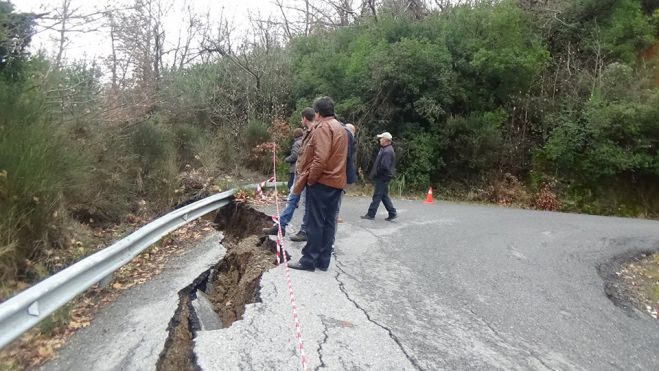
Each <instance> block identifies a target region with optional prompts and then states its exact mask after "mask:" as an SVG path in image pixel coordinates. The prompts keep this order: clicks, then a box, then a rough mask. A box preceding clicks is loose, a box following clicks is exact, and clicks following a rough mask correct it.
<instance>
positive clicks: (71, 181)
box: [0, 83, 89, 279]
mask: <svg viewBox="0 0 659 371" xmlns="http://www.w3.org/2000/svg"><path fill="white" fill-rule="evenodd" d="M1 84H2V83H0V85H1ZM42 98H43V97H41V96H40V95H39V93H38V92H36V91H34V90H24V89H23V87H22V86H21V85H14V86H0V102H1V103H0V111H1V112H2V115H0V268H2V269H0V271H1V272H2V273H1V274H0V275H1V276H2V278H3V279H4V278H7V277H10V276H14V275H16V274H18V273H21V272H23V271H25V269H26V268H27V266H28V265H29V264H30V261H32V260H34V259H37V258H38V257H39V256H40V255H41V254H43V253H44V250H45V249H48V248H51V247H53V246H54V247H57V246H63V245H65V243H66V242H65V240H66V236H64V235H63V233H62V231H63V228H62V227H63V225H64V221H65V216H66V213H67V211H66V208H65V205H66V201H67V200H75V198H76V197H77V196H78V195H79V194H80V193H81V191H82V190H83V188H84V186H85V184H86V182H87V181H88V180H89V174H88V171H87V170H88V168H89V162H88V159H87V158H86V157H85V156H84V155H83V154H82V153H81V152H80V151H78V150H77V146H76V144H75V143H73V142H72V141H71V140H70V139H69V137H68V136H67V135H66V133H64V132H62V130H60V129H59V128H58V127H55V126H53V125H51V124H49V123H48V122H49V119H50V118H49V117H48V115H47V110H45V109H44V105H43V100H42Z"/></svg>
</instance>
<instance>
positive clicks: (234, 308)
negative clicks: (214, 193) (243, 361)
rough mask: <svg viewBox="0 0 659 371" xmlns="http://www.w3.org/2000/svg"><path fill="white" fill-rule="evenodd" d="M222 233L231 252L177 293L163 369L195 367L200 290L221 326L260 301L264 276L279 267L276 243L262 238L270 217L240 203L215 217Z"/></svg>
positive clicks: (221, 210)
mask: <svg viewBox="0 0 659 371" xmlns="http://www.w3.org/2000/svg"><path fill="white" fill-rule="evenodd" d="M215 222H216V224H217V228H218V229H219V230H221V231H223V232H224V234H225V240H224V241H223V245H224V246H225V248H226V249H227V253H226V255H225V256H224V258H222V260H221V261H220V262H218V263H217V264H216V265H215V266H214V267H213V268H211V269H209V270H207V271H205V272H204V273H202V274H201V275H199V277H197V279H195V281H194V282H193V283H192V284H190V285H189V286H187V287H186V288H184V289H183V290H181V291H180V292H179V298H180V300H179V308H178V309H177V310H176V313H175V315H174V317H173V318H172V319H171V321H170V323H169V327H168V331H169V337H168V339H167V341H166V343H165V348H164V349H163V351H162V353H161V354H160V359H159V360H158V364H157V367H156V369H157V370H162V371H174V370H176V371H178V370H197V369H199V367H198V366H197V364H196V360H195V356H194V352H193V340H194V337H195V333H196V332H197V331H199V330H200V328H201V326H200V324H199V320H198V318H197V316H196V313H195V310H194V308H193V306H192V301H193V300H195V299H196V293H197V290H200V291H203V292H204V293H206V294H207V295H208V298H209V300H210V301H211V303H212V304H213V309H214V310H215V312H216V313H218V315H219V316H220V318H221V322H222V325H223V326H224V327H229V326H231V324H232V323H233V322H235V321H237V320H240V319H241V317H242V315H243V313H244V312H245V305H246V304H250V303H254V302H257V301H258V300H259V297H258V288H259V282H260V279H261V275H262V274H263V272H265V271H266V270H268V269H270V268H273V267H274V266H275V254H274V252H275V248H276V244H275V243H274V242H272V241H271V240H269V239H265V238H263V237H259V236H260V235H261V229H262V228H264V227H267V226H270V225H272V221H271V219H270V218H269V217H268V216H267V215H265V214H263V213H261V212H259V211H256V210H254V209H252V208H250V207H248V206H246V205H244V204H242V203H232V204H230V205H227V206H225V207H223V208H222V209H220V210H219V211H218V213H217V217H216V219H215Z"/></svg>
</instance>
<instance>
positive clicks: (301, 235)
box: [289, 232, 307, 242]
mask: <svg viewBox="0 0 659 371" xmlns="http://www.w3.org/2000/svg"><path fill="white" fill-rule="evenodd" d="M289 239H290V240H291V241H293V242H304V241H306V240H307V234H306V233H303V232H297V233H296V234H294V235H292V236H291V237H289Z"/></svg>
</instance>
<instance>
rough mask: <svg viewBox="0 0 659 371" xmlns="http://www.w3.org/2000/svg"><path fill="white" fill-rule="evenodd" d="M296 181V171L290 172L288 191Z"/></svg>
mask: <svg viewBox="0 0 659 371" xmlns="http://www.w3.org/2000/svg"><path fill="white" fill-rule="evenodd" d="M294 182H295V173H290V174H288V191H289V192H290V191H291V187H292V186H293V183H294Z"/></svg>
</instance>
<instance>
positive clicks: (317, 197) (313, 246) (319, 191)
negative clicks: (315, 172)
mask: <svg viewBox="0 0 659 371" xmlns="http://www.w3.org/2000/svg"><path fill="white" fill-rule="evenodd" d="M342 192H343V190H341V189H337V188H332V187H328V186H326V185H324V184H320V183H316V184H314V185H312V186H308V187H307V207H306V210H307V214H308V220H307V225H306V228H307V244H306V245H305V246H304V248H303V249H302V257H301V258H300V264H302V265H303V266H305V267H314V268H327V267H328V266H329V264H330V260H331V258H332V243H334V234H335V233H336V209H338V207H339V198H340V197H341V193H342Z"/></svg>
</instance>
